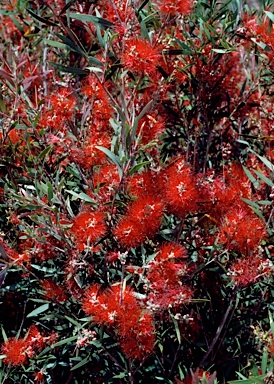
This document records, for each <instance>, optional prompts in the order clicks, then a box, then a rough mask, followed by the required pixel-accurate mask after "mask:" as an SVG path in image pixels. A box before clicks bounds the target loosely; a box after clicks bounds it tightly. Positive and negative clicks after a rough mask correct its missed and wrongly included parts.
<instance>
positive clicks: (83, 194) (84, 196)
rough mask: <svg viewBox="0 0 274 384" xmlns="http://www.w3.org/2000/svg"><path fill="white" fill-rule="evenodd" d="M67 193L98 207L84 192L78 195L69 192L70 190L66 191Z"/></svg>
mask: <svg viewBox="0 0 274 384" xmlns="http://www.w3.org/2000/svg"><path fill="white" fill-rule="evenodd" d="M65 191H66V192H68V193H69V194H71V195H72V196H74V197H76V198H77V199H80V200H84V201H86V202H87V203H91V204H94V205H96V203H95V201H94V200H93V199H92V198H91V197H90V196H88V195H86V194H85V193H84V192H80V193H76V192H73V191H69V190H68V189H66V190H65Z"/></svg>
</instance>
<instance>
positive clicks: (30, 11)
mask: <svg viewBox="0 0 274 384" xmlns="http://www.w3.org/2000/svg"><path fill="white" fill-rule="evenodd" d="M27 11H28V12H29V13H30V14H31V16H33V17H34V18H35V19H36V20H39V21H41V23H44V24H46V25H50V26H55V27H57V26H58V24H56V23H54V22H53V21H50V20H48V19H45V18H44V17H41V16H38V15H37V14H36V13H35V12H33V11H32V10H31V9H29V8H27Z"/></svg>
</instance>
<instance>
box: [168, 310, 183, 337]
mask: <svg viewBox="0 0 274 384" xmlns="http://www.w3.org/2000/svg"><path fill="white" fill-rule="evenodd" d="M171 318H172V321H173V324H174V328H175V332H176V336H177V340H178V343H179V344H181V342H182V341H181V332H180V329H179V325H178V321H177V320H176V319H175V316H174V315H172V314H171Z"/></svg>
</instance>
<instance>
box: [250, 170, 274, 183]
mask: <svg viewBox="0 0 274 384" xmlns="http://www.w3.org/2000/svg"><path fill="white" fill-rule="evenodd" d="M254 172H255V173H256V175H257V176H258V177H259V178H260V179H262V180H263V181H264V182H265V183H266V184H267V185H269V186H270V187H273V186H274V183H273V181H271V180H270V179H268V178H267V177H266V176H265V175H264V174H263V173H261V172H259V171H257V170H256V169H254Z"/></svg>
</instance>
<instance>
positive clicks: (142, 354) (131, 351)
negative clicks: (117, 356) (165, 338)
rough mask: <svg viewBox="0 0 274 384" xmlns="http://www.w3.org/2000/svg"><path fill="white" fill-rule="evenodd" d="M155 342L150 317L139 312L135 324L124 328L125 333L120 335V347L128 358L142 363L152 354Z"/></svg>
mask: <svg viewBox="0 0 274 384" xmlns="http://www.w3.org/2000/svg"><path fill="white" fill-rule="evenodd" d="M155 340H156V337H155V329H154V323H153V318H152V316H151V315H150V314H149V313H144V314H143V315H142V314H141V312H140V313H139V316H138V320H137V322H136V323H135V324H134V325H133V326H132V327H126V332H125V333H123V334H122V335H121V337H120V345H121V348H122V350H123V352H124V353H125V354H126V356H127V357H128V358H130V359H133V360H140V361H142V360H143V359H145V358H146V357H147V355H149V354H150V353H152V351H153V349H154V343H155Z"/></svg>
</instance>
